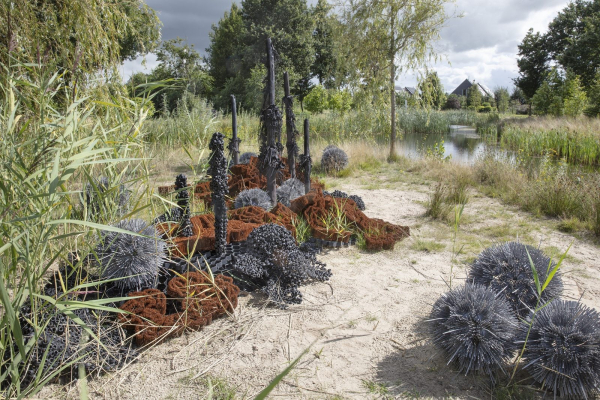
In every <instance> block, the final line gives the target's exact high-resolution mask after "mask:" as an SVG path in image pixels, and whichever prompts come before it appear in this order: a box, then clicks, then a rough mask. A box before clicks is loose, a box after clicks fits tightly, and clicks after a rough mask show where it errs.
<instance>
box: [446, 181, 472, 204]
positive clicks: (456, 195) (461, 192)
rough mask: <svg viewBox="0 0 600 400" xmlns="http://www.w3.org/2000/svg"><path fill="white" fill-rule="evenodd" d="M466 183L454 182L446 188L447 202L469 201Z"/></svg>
mask: <svg viewBox="0 0 600 400" xmlns="http://www.w3.org/2000/svg"><path fill="white" fill-rule="evenodd" d="M467 189H468V184H467V182H465V181H458V182H455V183H454V184H453V185H452V186H450V188H449V189H448V194H447V195H446V198H445V201H446V202H447V203H448V204H467V203H468V202H469V192H468V190H467Z"/></svg>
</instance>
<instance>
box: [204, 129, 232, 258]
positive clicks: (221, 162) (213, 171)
mask: <svg viewBox="0 0 600 400" xmlns="http://www.w3.org/2000/svg"><path fill="white" fill-rule="evenodd" d="M224 145H225V142H224V137H223V134H221V133H220V132H216V133H215V134H213V136H212V139H210V144H209V145H208V148H209V150H210V151H212V154H211V156H210V161H209V165H210V166H209V168H208V173H209V175H210V176H211V180H210V190H211V192H212V193H211V199H212V205H213V212H214V213H215V251H216V252H217V253H218V254H221V253H222V252H223V251H224V249H225V246H226V245H227V204H226V203H225V196H226V195H227V193H228V192H229V186H228V185H227V179H228V178H227V160H226V159H225V153H224V150H223V148H224Z"/></svg>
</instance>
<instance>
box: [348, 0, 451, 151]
mask: <svg viewBox="0 0 600 400" xmlns="http://www.w3.org/2000/svg"><path fill="white" fill-rule="evenodd" d="M449 2H450V1H449V0H388V1H381V0H346V2H345V3H344V5H343V8H342V18H343V21H342V22H343V26H344V30H343V31H342V33H343V37H344V38H345V40H346V43H345V46H346V48H347V49H348V59H347V61H348V62H349V65H350V66H351V68H349V71H352V72H353V74H354V75H355V76H354V82H359V83H358V84H359V85H363V84H365V85H366V86H363V87H362V88H361V89H363V90H364V89H366V90H369V91H370V92H371V93H372V96H366V97H370V98H374V96H378V94H377V93H378V92H380V91H381V89H382V88H385V87H387V95H388V98H389V99H390V127H391V129H390V131H391V132H390V157H395V155H396V154H395V143H396V123H395V121H396V92H395V81H396V76H397V74H398V72H399V71H402V70H411V69H416V68H420V67H422V66H424V65H425V64H426V62H427V61H429V60H431V59H432V58H436V53H435V49H434V48H433V42H434V41H435V40H436V39H437V38H439V31H440V29H441V27H442V26H443V25H444V23H445V22H446V20H447V19H448V16H447V14H446V10H445V5H446V4H447V3H449ZM386 77H387V79H386ZM386 80H387V83H386Z"/></svg>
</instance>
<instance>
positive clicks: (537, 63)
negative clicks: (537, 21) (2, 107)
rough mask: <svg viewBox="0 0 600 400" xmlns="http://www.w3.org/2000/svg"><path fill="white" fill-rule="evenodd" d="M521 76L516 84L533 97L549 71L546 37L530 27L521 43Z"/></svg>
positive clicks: (529, 96)
mask: <svg viewBox="0 0 600 400" xmlns="http://www.w3.org/2000/svg"><path fill="white" fill-rule="evenodd" d="M518 55H519V57H520V58H518V59H517V65H518V67H519V77H518V78H516V79H514V82H515V85H516V86H517V87H518V88H519V89H521V91H522V92H523V94H524V95H525V97H526V98H527V99H531V98H532V97H533V95H534V94H535V92H536V91H537V90H538V89H539V87H540V86H541V85H542V82H543V81H544V77H545V75H546V73H547V72H548V61H549V60H550V56H549V55H548V52H547V51H546V38H545V37H544V35H541V34H540V33H539V32H536V33H533V29H529V31H528V32H527V35H525V38H524V39H523V41H522V42H521V44H519V53H518Z"/></svg>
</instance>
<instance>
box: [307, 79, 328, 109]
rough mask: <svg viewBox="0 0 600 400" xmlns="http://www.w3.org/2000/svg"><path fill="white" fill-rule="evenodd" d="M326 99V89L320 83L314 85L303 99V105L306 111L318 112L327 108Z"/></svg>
mask: <svg viewBox="0 0 600 400" xmlns="http://www.w3.org/2000/svg"><path fill="white" fill-rule="evenodd" d="M328 100H329V96H328V93H327V90H326V89H325V88H324V87H323V86H321V85H316V86H315V87H314V88H313V89H312V90H311V91H310V93H309V94H308V95H307V96H306V98H305V99H304V106H305V107H306V109H307V110H308V111H310V112H312V113H315V114H318V113H322V112H323V111H325V110H326V109H327V108H328V106H329V101H328Z"/></svg>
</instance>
